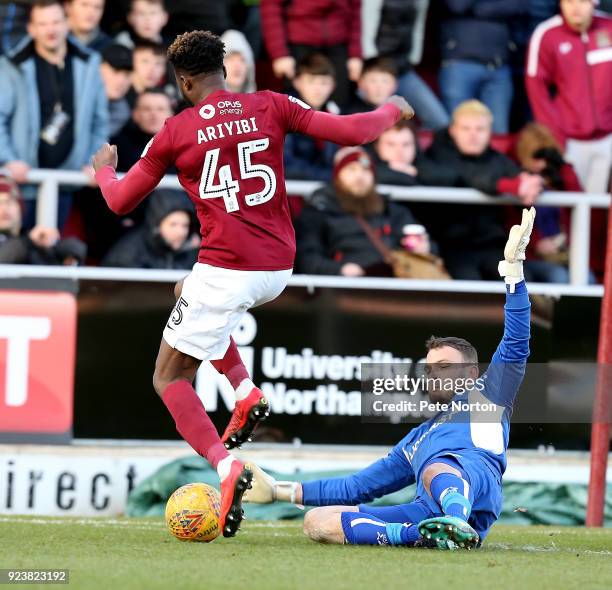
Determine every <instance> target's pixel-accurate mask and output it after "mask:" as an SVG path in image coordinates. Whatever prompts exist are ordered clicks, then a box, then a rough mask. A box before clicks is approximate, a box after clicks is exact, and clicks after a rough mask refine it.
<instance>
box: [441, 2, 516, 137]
mask: <svg viewBox="0 0 612 590" xmlns="http://www.w3.org/2000/svg"><path fill="white" fill-rule="evenodd" d="M444 4H445V6H446V9H447V16H446V18H445V19H444V20H443V21H442V23H441V25H440V28H441V35H440V36H441V43H442V68H441V70H440V93H441V95H442V102H443V103H444V105H445V106H446V109H447V110H448V112H449V113H451V112H453V111H454V110H455V108H456V107H457V106H458V105H459V104H461V103H462V102H464V101H466V100H469V99H471V98H477V99H479V100H480V101H481V102H483V103H485V104H486V105H487V106H488V107H489V109H490V111H491V112H492V113H493V132H494V133H498V134H504V133H508V131H509V120H510V106H511V104H512V94H513V86H512V72H511V71H510V67H509V65H508V61H509V58H510V51H511V44H510V27H509V20H510V19H511V18H513V17H517V16H521V15H525V14H527V10H528V0H512V1H510V2H506V1H504V0H498V1H496V2H491V0H444Z"/></svg>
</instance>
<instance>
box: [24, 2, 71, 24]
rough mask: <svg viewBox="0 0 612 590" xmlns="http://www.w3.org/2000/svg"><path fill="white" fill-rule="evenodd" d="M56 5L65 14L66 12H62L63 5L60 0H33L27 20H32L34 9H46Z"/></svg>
mask: <svg viewBox="0 0 612 590" xmlns="http://www.w3.org/2000/svg"><path fill="white" fill-rule="evenodd" d="M56 4H57V5H58V6H59V7H60V8H61V9H62V11H63V12H64V14H65V13H66V11H65V10H64V3H63V2H62V1H61V0H34V2H32V3H31V4H30V7H29V9H28V20H32V12H33V11H34V9H35V8H48V7H49V6H55V5H56Z"/></svg>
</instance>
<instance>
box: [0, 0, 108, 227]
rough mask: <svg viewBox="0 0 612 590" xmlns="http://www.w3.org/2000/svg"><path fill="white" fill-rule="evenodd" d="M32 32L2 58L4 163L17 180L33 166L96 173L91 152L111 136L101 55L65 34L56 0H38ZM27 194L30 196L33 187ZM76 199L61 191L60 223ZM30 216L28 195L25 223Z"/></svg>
mask: <svg viewBox="0 0 612 590" xmlns="http://www.w3.org/2000/svg"><path fill="white" fill-rule="evenodd" d="M28 32H29V34H30V36H29V37H26V38H25V39H24V40H23V42H22V43H21V44H20V45H18V46H17V47H16V48H15V49H14V50H13V52H12V53H11V54H10V55H8V56H6V57H3V58H1V59H0V80H2V92H0V165H3V166H4V167H5V168H7V169H8V170H9V172H10V174H11V176H12V177H13V178H14V179H15V180H16V181H17V182H19V183H24V182H26V180H27V174H28V171H29V170H30V168H32V167H34V168H36V167H38V168H61V169H67V170H83V171H85V172H86V173H87V174H89V175H90V177H91V178H92V179H93V169H92V168H91V165H90V161H91V157H92V155H93V154H94V153H95V152H96V150H98V148H99V147H100V146H101V145H102V144H103V143H104V142H105V141H107V139H108V103H107V100H106V94H105V92H104V86H103V83H102V78H101V77H100V71H99V66H100V57H99V56H98V55H97V54H95V53H92V52H90V51H89V50H86V49H84V48H82V47H81V46H80V45H76V44H75V43H74V42H72V41H71V40H70V39H69V38H68V22H67V20H66V14H65V12H64V7H63V5H62V4H61V3H60V2H59V1H53V0H40V1H38V2H36V3H35V4H34V5H33V6H32V11H31V13H30V20H29V23H28ZM77 89H78V92H77V91H76V90H77ZM25 196H27V197H29V198H30V199H31V198H32V197H33V194H31V193H30V194H28V195H25ZM71 202H72V191H69V190H62V191H61V192H60V197H59V211H58V223H59V227H60V228H61V227H62V226H63V223H64V222H65V221H66V219H67V217H68V213H69V210H70V205H71ZM33 220H34V206H33V203H32V201H31V200H29V201H26V212H25V219H24V222H25V225H26V227H31V226H32V225H33Z"/></svg>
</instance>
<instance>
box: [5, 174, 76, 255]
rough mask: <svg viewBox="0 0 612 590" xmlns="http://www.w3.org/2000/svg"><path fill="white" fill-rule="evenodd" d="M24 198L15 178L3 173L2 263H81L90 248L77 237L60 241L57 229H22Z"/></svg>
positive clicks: (42, 227)
mask: <svg viewBox="0 0 612 590" xmlns="http://www.w3.org/2000/svg"><path fill="white" fill-rule="evenodd" d="M22 210H23V201H22V198H21V194H20V192H19V188H18V186H17V184H16V183H15V181H14V180H12V179H11V178H9V177H7V176H0V264H49V265H50V264H64V265H74V264H80V263H82V262H83V261H84V260H85V254H86V252H87V247H86V246H85V244H84V243H83V242H81V241H80V240H78V239H76V238H66V239H63V240H61V239H60V236H59V232H58V231H57V229H55V228H51V227H44V226H41V225H37V226H35V227H34V228H33V229H31V230H30V231H29V232H27V233H24V232H23V231H22Z"/></svg>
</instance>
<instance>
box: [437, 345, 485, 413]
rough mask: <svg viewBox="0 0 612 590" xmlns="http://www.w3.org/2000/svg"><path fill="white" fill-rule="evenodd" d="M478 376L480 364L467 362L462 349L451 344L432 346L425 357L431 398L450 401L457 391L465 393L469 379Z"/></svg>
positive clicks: (439, 401)
mask: <svg viewBox="0 0 612 590" xmlns="http://www.w3.org/2000/svg"><path fill="white" fill-rule="evenodd" d="M477 377H478V366H477V365H475V364H473V363H466V361H465V359H464V358H463V354H462V353H461V351H459V350H457V349H456V348H453V347H451V346H440V347H438V348H432V349H431V350H430V351H429V352H428V353H427V357H426V359H425V378H426V386H427V393H428V395H429V399H430V400H431V401H432V402H434V403H446V402H449V401H450V400H451V399H452V398H453V397H454V396H455V393H465V392H466V386H467V389H471V387H469V386H468V384H469V383H470V381H469V380H474V379H476V378H477Z"/></svg>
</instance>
